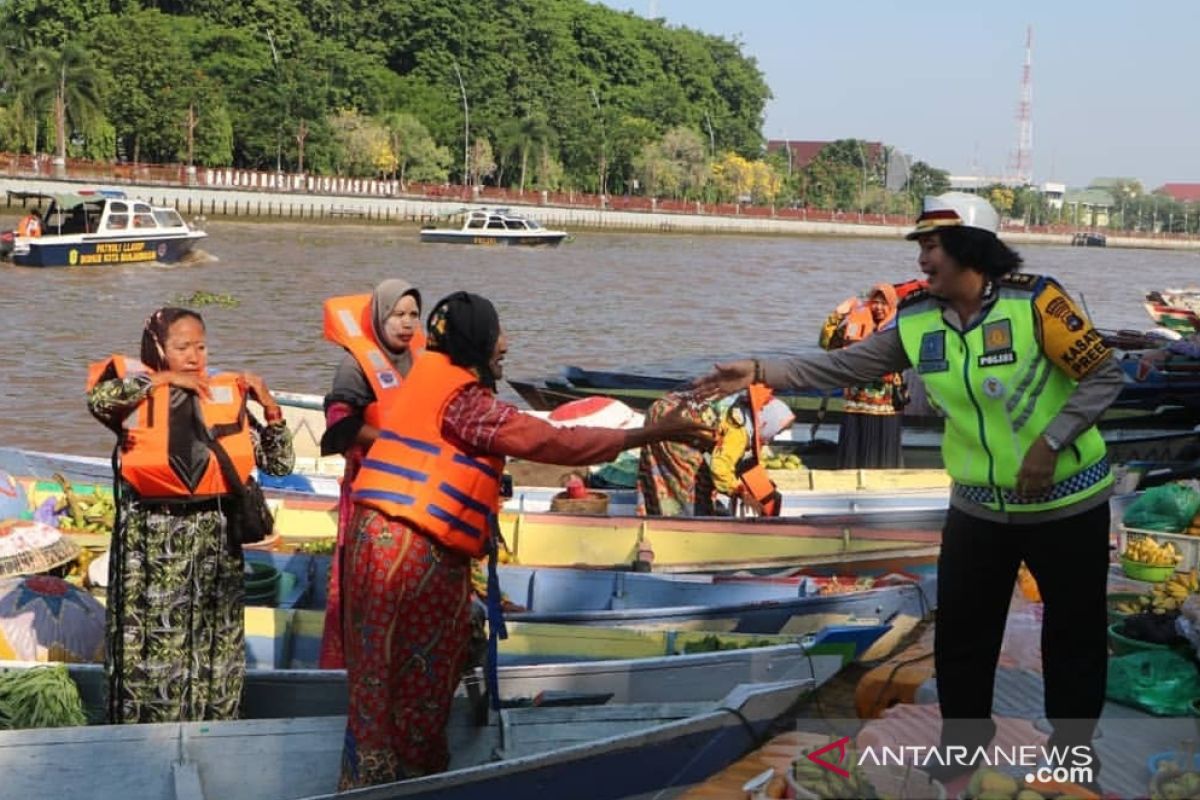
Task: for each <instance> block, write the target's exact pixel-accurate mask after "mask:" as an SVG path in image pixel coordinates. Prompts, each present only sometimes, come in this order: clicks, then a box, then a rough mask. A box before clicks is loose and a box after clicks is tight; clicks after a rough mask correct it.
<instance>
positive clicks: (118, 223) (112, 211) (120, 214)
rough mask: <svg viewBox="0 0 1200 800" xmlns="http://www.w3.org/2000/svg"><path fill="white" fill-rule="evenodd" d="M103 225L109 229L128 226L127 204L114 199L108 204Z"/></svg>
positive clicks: (122, 228) (115, 229) (121, 228)
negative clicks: (106, 218)
mask: <svg viewBox="0 0 1200 800" xmlns="http://www.w3.org/2000/svg"><path fill="white" fill-rule="evenodd" d="M105 227H106V228H108V229H109V230H114V231H119V230H124V229H125V228H128V227H129V206H128V205H126V204H125V203H121V202H117V201H114V202H112V203H109V204H108V221H107V222H106V223H105Z"/></svg>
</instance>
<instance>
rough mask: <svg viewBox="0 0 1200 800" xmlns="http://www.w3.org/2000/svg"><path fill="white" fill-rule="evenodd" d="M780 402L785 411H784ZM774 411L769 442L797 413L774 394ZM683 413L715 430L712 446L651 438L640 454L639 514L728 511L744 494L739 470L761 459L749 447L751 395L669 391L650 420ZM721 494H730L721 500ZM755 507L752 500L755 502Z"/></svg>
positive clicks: (766, 434)
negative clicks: (706, 396)
mask: <svg viewBox="0 0 1200 800" xmlns="http://www.w3.org/2000/svg"><path fill="white" fill-rule="evenodd" d="M780 407H782V410H780ZM768 409H769V410H770V413H769V414H767V415H764V419H763V420H762V425H761V427H760V430H759V437H760V443H763V444H765V443H766V442H769V441H770V440H771V439H773V438H774V437H775V436H776V435H778V434H779V433H780V432H781V431H783V430H785V429H786V428H787V427H788V426H789V425H791V423H792V422H793V421H794V420H795V415H794V414H792V413H791V410H790V409H788V407H787V406H786V405H785V404H784V403H783V402H782V401H780V400H778V399H775V398H772V400H771V402H770V404H769V405H768ZM673 413H680V414H683V415H685V416H687V417H688V418H690V419H693V420H695V421H696V422H697V423H699V424H702V425H705V426H708V427H710V428H714V429H715V430H716V431H717V434H716V438H715V441H714V443H713V446H712V448H711V450H706V449H700V448H697V447H695V446H693V445H692V444H691V443H689V442H676V441H664V442H653V443H651V444H647V445H645V446H644V447H642V449H641V452H640V453H639V454H638V471H637V488H638V507H637V513H638V514H639V515H640V516H651V517H705V516H714V515H716V516H721V515H729V514H732V513H733V511H734V506H735V505H736V502H737V501H738V500H739V499H745V498H743V493H742V482H741V473H742V472H743V471H744V469H745V468H746V467H747V466H748V464H747V462H748V461H754V462H755V463H757V461H758V459H759V457H760V456H761V452H751V451H752V450H753V448H751V446H750V440H751V436H750V430H749V424H750V418H751V414H750V407H749V400H748V397H747V394H746V393H745V392H740V393H737V394H733V395H730V396H728V397H722V398H716V399H713V400H708V401H697V400H696V398H695V397H693V396H692V395H690V394H689V393H687V392H667V393H665V394H664V395H663V396H662V397H660V398H658V399H657V400H655V401H654V402H653V403H651V404H650V408H648V409H647V410H646V421H647V422H648V423H649V422H654V421H657V420H659V419H661V418H663V417H665V416H667V415H668V414H673ZM719 495H723V496H724V497H726V498H728V500H729V504H728V505H726V504H723V503H722V502H721V501H720V498H719ZM751 507H752V504H751Z"/></svg>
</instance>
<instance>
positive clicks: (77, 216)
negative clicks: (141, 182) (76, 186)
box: [6, 189, 208, 267]
mask: <svg viewBox="0 0 1200 800" xmlns="http://www.w3.org/2000/svg"><path fill="white" fill-rule="evenodd" d="M8 196H9V197H10V198H16V199H19V200H31V199H38V200H48V201H49V206H48V207H47V208H46V211H45V213H44V214H42V235H41V236H14V237H13V239H12V247H11V250H8V252H7V256H6V257H7V258H8V260H10V261H12V263H14V264H16V265H18V266H22V267H114V266H124V265H127V264H139V263H152V262H158V263H161V264H171V263H175V262H177V261H181V260H183V259H184V258H186V257H187V256H188V255H190V254H191V253H192V251H193V249H195V247H196V244H197V243H198V242H200V241H201V240H202V239H204V238H205V237H207V236H208V234H207V233H205V232H204V231H202V230H197V229H194V228H192V227H191V226H189V225H188V224H187V223H186V222H184V221H183V218H182V217H181V216H179V212H178V211H176V210H175V209H173V208H162V207H159V206H152V205H150V204H149V203H148V202H146V201H144V200H138V199H136V198H130V197H127V196H126V195H125V193H124V192H123V191H120V190H117V189H86V190H80V191H79V192H75V193H59V194H43V193H41V192H14V191H10V192H9V193H8ZM6 249H7V248H6Z"/></svg>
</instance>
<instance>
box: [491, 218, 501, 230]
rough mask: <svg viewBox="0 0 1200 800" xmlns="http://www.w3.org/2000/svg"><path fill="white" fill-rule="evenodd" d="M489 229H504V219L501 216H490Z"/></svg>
mask: <svg viewBox="0 0 1200 800" xmlns="http://www.w3.org/2000/svg"><path fill="white" fill-rule="evenodd" d="M488 230H504V220H502V219H501V218H500V217H488Z"/></svg>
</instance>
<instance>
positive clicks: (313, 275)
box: [0, 222, 1200, 455]
mask: <svg viewBox="0 0 1200 800" xmlns="http://www.w3.org/2000/svg"><path fill="white" fill-rule="evenodd" d="M208 231H209V234H210V236H209V239H208V240H207V241H206V242H205V244H204V249H205V250H206V251H208V252H209V253H211V254H212V255H213V256H215V260H210V261H205V262H203V263H194V264H189V265H180V266H172V267H165V266H146V265H130V266H124V267H105V268H97V269H29V268H21V267H12V266H9V265H4V266H0V326H2V327H3V332H4V333H3V340H2V341H3V346H2V347H0V412H2V418H3V420H4V428H3V434H2V436H0V445H3V446H15V447H26V448H33V449H39V450H53V451H59V452H73V453H81V454H89V455H103V454H106V453H107V452H108V451H109V450H110V448H111V445H112V436H111V434H110V433H108V432H107V431H106V430H105V429H103V428H102V427H101V426H100V425H99V424H98V423H97V422H96V421H94V420H93V419H92V418H91V417H90V416H89V415H88V413H87V410H86V406H85V401H84V394H83V392H84V380H85V376H86V374H87V365H88V363H89V362H91V361H94V360H97V359H101V358H104V357H105V356H107V355H109V354H111V353H124V354H130V355H134V356H136V355H137V347H138V342H139V339H140V335H141V329H142V325H143V322H144V320H145V318H146V316H147V315H148V314H149V313H150V312H151V311H152V310H153V309H155V308H157V307H158V306H160V305H165V304H169V303H174V302H176V301H177V299H178V298H180V297H190V296H191V295H192V294H193V292H196V291H202V292H211V293H228V294H230V295H232V296H233V297H235V298H237V300H239V301H240V304H239V305H238V306H237V307H236V308H226V307H219V306H208V307H205V308H202V309H200V311H201V312H202V313H203V315H204V318H205V320H206V322H207V324H208V339H209V350H210V363H211V364H212V365H213V366H217V367H223V368H224V367H227V368H230V369H239V370H241V369H249V370H253V371H257V372H259V373H261V374H262V375H263V376H264V377H265V378H266V379H267V382H268V384H269V385H270V386H271V387H272V388H275V389H286V390H291V391H303V392H317V393H321V392H324V391H325V390H326V389H327V387H328V384H329V381H330V379H331V378H332V375H333V368H334V365H335V364H336V362H337V360H338V358H339V357H340V352H341V351H340V350H338V349H337V348H335V347H334V346H333V345H331V344H329V343H328V342H326V341H324V340H323V339H322V338H321V303H322V301H323V300H324V299H325V298H326V297H329V296H331V295H335V294H349V293H357V292H365V291H368V290H369V289H370V288H371V286H373V285H374V284H375V283H376V282H378V281H379V280H381V279H383V278H387V277H402V278H405V279H407V280H409V281H410V282H412V283H413V284H415V285H417V286H418V287H420V289H421V290H422V292H423V293H424V295H425V299H426V304H427V307H428V305H429V304H430V303H432V302H433V301H435V300H436V299H437V298H440V297H441V296H443V295H445V294H447V293H449V292H451V291H454V290H457V289H467V290H470V291H474V292H477V293H479V294H483V295H485V296H487V297H489V298H490V299H491V300H492V301H493V302H495V303H496V305H497V307H498V308H499V310H500V315H501V321H502V324H503V325H504V327H505V329H506V330H507V331H508V335H509V355H508V358H507V360H506V364H505V372H506V374H507V375H508V376H510V377H514V378H532V377H540V376H543V375H546V374H550V373H554V372H556V371H557V370H558V369H559V368H560V367H561V366H562V365H565V364H576V365H579V366H583V367H590V368H595V369H605V368H615V367H624V366H631V365H637V364H641V363H646V362H662V361H668V360H674V359H679V358H684V357H704V356H708V355H712V354H720V353H737V352H744V351H747V350H759V351H761V350H768V349H771V350H775V349H785V350H786V349H793V348H798V347H809V346H811V345H812V344H813V343H814V342H815V340H816V336H817V333H818V329H819V326H820V324H821V322H822V320H823V319H824V317H825V315H826V314H828V313H829V311H830V309H832V308H833V307H834V306H835V305H836V304H837V303H838V302H839V301H840V300H841V299H843V298H844V297H846V296H847V295H849V294H852V293H856V292H859V291H862V290H864V289H866V288H867V287H869V286H870V285H871V284H872V283H876V282H879V281H899V280H903V279H907V278H909V277H913V276H915V275H917V268H916V255H917V248H916V246H915V245H914V244H912V243H910V242H905V241H895V242H889V241H876V240H860V239H843V238H792V237H744V236H713V235H707V236H699V235H687V234H676V235H660V234H627V233H593V232H587V231H584V232H581V233H579V234H578V236H577V238H576V240H575V241H574V242H572V243H570V244H567V245H564V246H562V247H560V248H558V249H556V250H540V249H539V250H525V249H523V248H485V247H465V246H460V245H428V244H420V243H419V242H418V241H417V235H416V230H415V229H414V228H411V227H382V226H370V225H336V226H335V225H317V226H313V225H305V224H298V223H281V222H267V223H243V222H212V223H210V225H209V227H208ZM1022 255H1024V257H1025V260H1026V269H1027V270H1028V271H1031V272H1044V273H1047V274H1051V275H1054V276H1055V277H1057V278H1058V279H1059V280H1060V281H1061V282H1063V283H1064V284H1065V285H1066V287H1067V288H1068V290H1069V291H1070V292H1072V293H1073V294H1074V295H1075V296H1076V297H1077V298H1078V297H1079V296H1080V295H1082V296H1083V299H1084V301H1085V303H1086V305H1087V307H1088V309H1089V310H1090V312H1091V314H1092V317H1093V319H1094V320H1095V321H1096V323H1097V324H1098V325H1100V326H1102V327H1106V328H1136V329H1139V330H1141V329H1145V328H1148V327H1150V326H1151V321H1150V319H1149V317H1148V316H1147V315H1146V312H1145V311H1144V310H1143V309H1142V306H1141V302H1140V299H1141V297H1142V295H1143V294H1144V293H1145V291H1147V290H1150V289H1157V288H1162V287H1165V286H1177V285H1181V284H1183V285H1187V284H1190V283H1195V282H1196V281H1197V279H1198V277H1200V256H1198V255H1197V254H1196V253H1194V252H1158V251H1148V250H1145V251H1143V250H1124V249H1099V248H1071V247H1046V246H1039V247H1033V246H1028V247H1025V248H1022ZM504 394H505V396H506V397H508V398H509V399H513V400H516V395H515V394H514V393H512V391H511V390H508V389H507V388H506V389H505V392H504Z"/></svg>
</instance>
